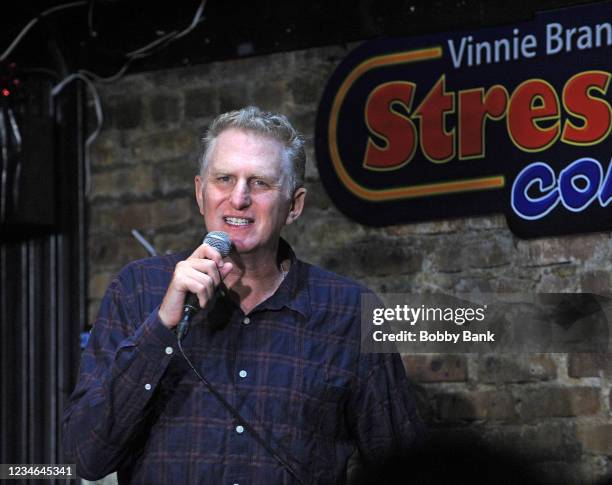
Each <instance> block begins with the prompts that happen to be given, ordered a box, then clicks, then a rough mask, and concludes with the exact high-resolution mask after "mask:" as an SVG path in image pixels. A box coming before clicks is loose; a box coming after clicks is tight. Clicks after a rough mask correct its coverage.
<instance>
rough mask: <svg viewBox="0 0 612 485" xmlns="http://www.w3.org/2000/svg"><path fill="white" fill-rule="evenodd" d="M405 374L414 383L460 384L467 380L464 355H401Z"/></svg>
mask: <svg viewBox="0 0 612 485" xmlns="http://www.w3.org/2000/svg"><path fill="white" fill-rule="evenodd" d="M402 361H403V362H404V367H405V369H406V373H407V374H408V375H409V376H410V377H411V378H412V379H413V380H414V381H416V382H461V381H466V380H467V361H466V357H465V356H464V355H443V354H439V355H425V354H421V355H402Z"/></svg>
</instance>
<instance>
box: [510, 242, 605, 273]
mask: <svg viewBox="0 0 612 485" xmlns="http://www.w3.org/2000/svg"><path fill="white" fill-rule="evenodd" d="M607 239H608V236H604V235H601V234H589V235H581V236H566V237H563V238H540V239H534V240H530V241H518V243H517V249H518V252H517V261H519V264H521V265H522V266H532V265H533V266H546V265H551V264H559V263H567V262H572V261H577V262H581V261H585V260H589V259H593V258H594V257H597V258H598V259H599V258H600V257H603V256H604V255H603V253H602V254H601V255H600V254H598V253H600V252H601V249H602V248H604V247H605V245H606V244H607V242H608V241H607Z"/></svg>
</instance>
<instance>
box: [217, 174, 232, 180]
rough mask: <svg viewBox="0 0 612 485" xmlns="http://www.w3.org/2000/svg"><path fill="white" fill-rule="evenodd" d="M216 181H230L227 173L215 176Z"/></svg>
mask: <svg viewBox="0 0 612 485" xmlns="http://www.w3.org/2000/svg"><path fill="white" fill-rule="evenodd" d="M217 181H219V182H229V181H230V177H229V175H220V176H219V177H217Z"/></svg>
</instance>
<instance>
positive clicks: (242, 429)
mask: <svg viewBox="0 0 612 485" xmlns="http://www.w3.org/2000/svg"><path fill="white" fill-rule="evenodd" d="M236 433H238V434H242V433H244V427H243V426H240V425H238V426H236Z"/></svg>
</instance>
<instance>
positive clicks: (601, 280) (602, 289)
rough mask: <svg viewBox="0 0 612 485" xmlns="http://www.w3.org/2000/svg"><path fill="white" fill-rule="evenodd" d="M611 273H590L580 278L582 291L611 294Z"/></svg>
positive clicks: (599, 271) (597, 271)
mask: <svg viewBox="0 0 612 485" xmlns="http://www.w3.org/2000/svg"><path fill="white" fill-rule="evenodd" d="M610 282H611V279H610V272H609V271H601V270H595V271H588V272H586V273H584V274H583V275H581V276H580V287H581V289H582V291H584V292H589V293H596V294H600V295H601V294H607V293H610V289H611V288H612V285H611V284H610Z"/></svg>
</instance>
